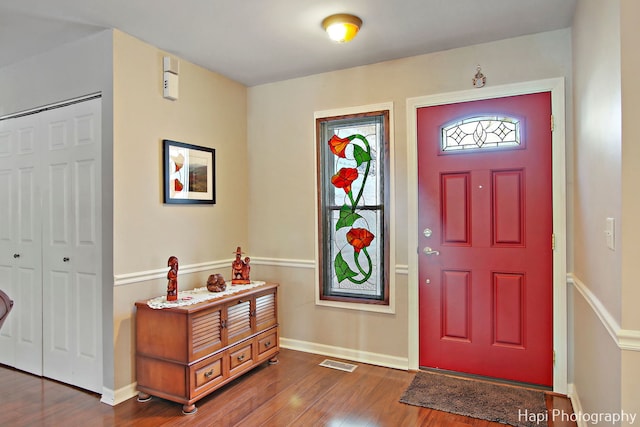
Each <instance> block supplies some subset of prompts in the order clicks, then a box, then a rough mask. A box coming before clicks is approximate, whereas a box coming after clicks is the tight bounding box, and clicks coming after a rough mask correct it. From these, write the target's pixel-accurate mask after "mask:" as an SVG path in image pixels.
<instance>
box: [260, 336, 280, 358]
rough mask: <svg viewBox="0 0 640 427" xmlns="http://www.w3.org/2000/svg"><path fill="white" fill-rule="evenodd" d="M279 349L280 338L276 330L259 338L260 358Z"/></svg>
mask: <svg viewBox="0 0 640 427" xmlns="http://www.w3.org/2000/svg"><path fill="white" fill-rule="evenodd" d="M277 347H278V336H277V334H276V332H275V330H274V331H273V332H271V333H269V334H267V335H265V336H264V337H262V338H258V356H262V354H263V353H266V352H268V351H270V350H273V349H274V348H277Z"/></svg>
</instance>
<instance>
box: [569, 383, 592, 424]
mask: <svg viewBox="0 0 640 427" xmlns="http://www.w3.org/2000/svg"><path fill="white" fill-rule="evenodd" d="M569 399H571V406H573V413H574V414H581V413H582V412H583V411H582V404H581V403H580V397H579V396H578V390H577V389H576V385H575V384H573V383H571V384H569ZM576 422H577V424H578V427H588V426H587V422H586V421H585V420H584V419H583V418H578V420H577V421H576Z"/></svg>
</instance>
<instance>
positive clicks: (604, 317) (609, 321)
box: [567, 273, 640, 351]
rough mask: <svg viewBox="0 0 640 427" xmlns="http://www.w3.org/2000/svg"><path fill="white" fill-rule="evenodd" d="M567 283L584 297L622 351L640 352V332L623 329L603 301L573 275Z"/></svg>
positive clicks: (568, 278)
mask: <svg viewBox="0 0 640 427" xmlns="http://www.w3.org/2000/svg"><path fill="white" fill-rule="evenodd" d="M567 283H569V284H570V285H572V286H573V287H574V288H575V289H576V290H577V291H578V293H579V294H580V295H582V298H584V300H585V301H586V302H587V303H588V304H589V306H590V307H591V309H592V310H593V312H594V313H595V314H596V316H598V319H600V322H601V323H602V325H603V326H604V328H605V329H606V331H607V332H608V333H609V335H610V336H611V339H613V342H615V343H616V345H617V346H618V348H620V350H628V351H640V331H637V330H633V329H622V328H621V327H620V325H619V324H618V321H617V320H616V319H614V317H613V316H612V315H611V313H609V310H607V308H606V307H605V306H604V304H602V301H600V300H599V299H598V297H597V296H596V295H595V294H594V293H593V292H591V289H589V287H588V286H587V285H585V284H584V283H583V282H582V281H581V280H580V279H579V278H577V277H576V276H575V275H574V274H573V273H571V274H568V275H567Z"/></svg>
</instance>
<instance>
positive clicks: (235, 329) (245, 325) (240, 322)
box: [227, 300, 251, 344]
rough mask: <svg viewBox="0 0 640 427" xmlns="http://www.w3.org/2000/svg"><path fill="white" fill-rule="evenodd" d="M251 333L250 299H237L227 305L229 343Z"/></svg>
mask: <svg viewBox="0 0 640 427" xmlns="http://www.w3.org/2000/svg"><path fill="white" fill-rule="evenodd" d="M249 335H251V301H250V300H246V301H245V300H239V301H238V302H237V303H234V304H230V305H229V306H227V336H228V338H229V344H231V343H232V342H236V341H238V340H240V339H242V338H244V337H248V336H249Z"/></svg>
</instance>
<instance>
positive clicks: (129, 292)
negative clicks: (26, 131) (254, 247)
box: [113, 31, 248, 390]
mask: <svg viewBox="0 0 640 427" xmlns="http://www.w3.org/2000/svg"><path fill="white" fill-rule="evenodd" d="M113 46H114V48H113V55H114V60H113V62H114V68H113V69H114V73H113V81H114V102H113V104H114V108H113V110H114V120H113V128H114V135H113V157H114V160H113V179H114V191H113V193H114V194H113V206H114V220H113V224H114V233H113V234H114V238H113V248H114V250H113V254H114V262H113V266H114V268H113V269H114V275H115V277H116V286H115V287H114V297H113V298H114V329H115V330H114V337H113V339H114V347H115V355H114V365H115V376H116V377H115V390H117V389H119V388H121V387H124V386H127V385H129V384H131V383H133V382H134V381H135V372H134V363H133V362H134V354H135V349H134V347H133V343H134V341H133V339H134V336H133V332H134V330H133V319H134V317H133V315H134V305H133V304H134V302H135V301H136V300H139V299H147V298H150V297H153V296H157V295H162V294H163V293H165V292H166V279H165V280H163V279H153V278H152V277H153V273H152V272H154V271H158V270H162V269H165V270H166V266H167V259H168V258H169V256H171V255H175V256H177V257H178V258H179V260H180V268H181V270H183V271H184V270H185V269H187V268H188V267H189V266H193V265H194V264H201V263H211V262H212V261H220V260H227V259H228V260H229V268H230V265H231V264H230V263H231V261H230V260H231V259H232V252H233V251H234V250H235V248H236V246H238V245H243V246H246V244H247V241H248V238H247V227H246V224H247V201H246V199H247V196H246V195H247V191H248V172H247V168H246V158H247V148H246V117H247V107H246V88H245V87H244V86H242V85H241V84H239V83H236V82H233V81H231V80H228V79H226V78H224V77H222V76H220V75H217V74H215V73H212V72H210V71H207V70H205V69H203V68H201V67H198V66H195V65H193V64H191V63H189V62H187V61H185V60H182V59H180V58H178V59H179V60H180V73H179V99H178V100H177V101H170V100H166V99H164V98H163V97H162V57H163V56H164V55H167V54H166V53H165V52H162V51H160V50H158V49H157V48H155V47H153V46H150V45H148V44H146V43H143V42H142V41H140V40H137V39H135V38H133V37H131V36H129V35H127V34H124V33H122V32H119V31H114V42H113ZM163 139H172V140H175V141H181V142H186V143H190V144H196V145H201V146H206V147H212V148H215V149H216V190H217V195H216V199H217V203H216V204H215V205H199V206H196V205H192V206H183V205H165V204H163V202H162V186H161V179H162V140H163ZM149 272H151V273H149ZM212 272H214V271H208V272H200V273H194V274H186V273H182V274H179V282H178V286H179V288H180V289H191V288H194V287H197V286H204V284H205V283H206V276H207V275H208V274H210V273H212ZM215 272H222V273H223V274H224V273H225V271H215ZM132 275H133V276H134V277H137V280H134V282H133V283H122V284H119V279H118V278H120V277H124V276H126V277H130V276H132ZM160 275H161V276H162V273H160ZM225 276H228V273H227V274H226V275H225ZM150 277H151V278H150Z"/></svg>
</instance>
